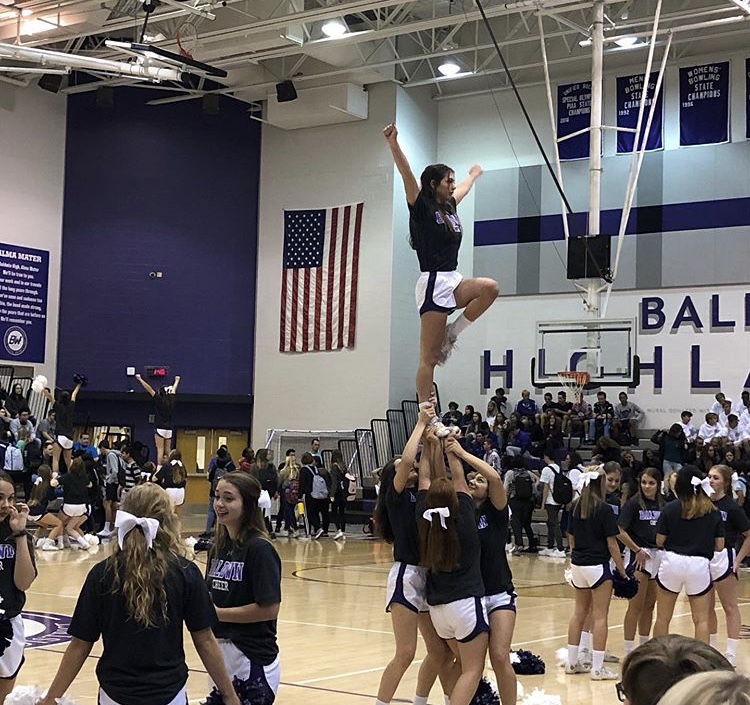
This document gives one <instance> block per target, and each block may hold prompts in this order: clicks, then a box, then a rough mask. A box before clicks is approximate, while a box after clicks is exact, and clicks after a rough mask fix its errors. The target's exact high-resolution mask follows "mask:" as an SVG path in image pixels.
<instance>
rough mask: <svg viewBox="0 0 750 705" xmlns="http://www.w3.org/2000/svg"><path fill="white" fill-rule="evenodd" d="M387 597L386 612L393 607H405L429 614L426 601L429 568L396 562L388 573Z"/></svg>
mask: <svg viewBox="0 0 750 705" xmlns="http://www.w3.org/2000/svg"><path fill="white" fill-rule="evenodd" d="M387 586H388V587H387V588H386V597H385V611H386V612H390V611H391V606H392V605H394V604H395V605H403V606H404V607H406V608H408V609H410V610H411V611H412V612H427V611H428V609H429V608H428V605H427V602H426V600H425V589H426V587H427V568H422V567H420V566H418V565H409V564H408V563H401V562H399V561H396V562H395V563H394V564H393V566H391V570H390V572H389V573H388V583H387Z"/></svg>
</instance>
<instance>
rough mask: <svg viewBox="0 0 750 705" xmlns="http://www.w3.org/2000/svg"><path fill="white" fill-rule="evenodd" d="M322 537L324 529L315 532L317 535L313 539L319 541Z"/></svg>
mask: <svg viewBox="0 0 750 705" xmlns="http://www.w3.org/2000/svg"><path fill="white" fill-rule="evenodd" d="M322 535H323V529H318V530H317V531H316V532H315V534H314V536H313V538H314V539H319V538H320V537H321V536H322Z"/></svg>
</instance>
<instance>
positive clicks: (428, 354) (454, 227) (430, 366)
mask: <svg viewBox="0 0 750 705" xmlns="http://www.w3.org/2000/svg"><path fill="white" fill-rule="evenodd" d="M383 135H384V136H385V139H386V141H387V142H388V146H389V147H390V150H391V154H392V155H393V161H394V162H395V164H396V168H397V169H398V171H399V174H400V175H401V178H402V180H403V182H404V190H405V192H406V201H407V203H408V205H409V235H410V242H411V245H412V247H413V248H414V249H415V250H416V252H417V257H418V258H419V266H420V269H421V271H422V274H421V276H420V278H419V280H418V281H417V287H416V291H415V294H416V297H417V307H418V308H419V316H420V325H421V336H420V344H419V367H418V368H417V396H418V398H419V401H420V402H425V401H428V400H429V398H430V395H431V394H432V392H433V384H432V378H433V373H434V371H435V366H436V365H442V364H443V363H444V362H445V361H446V359H447V358H448V355H450V353H451V351H452V349H453V347H454V346H455V343H456V339H457V338H458V336H459V334H460V333H461V332H462V331H463V330H465V329H466V328H467V327H468V326H469V325H470V324H471V323H473V322H474V321H475V320H476V319H477V318H478V317H479V316H480V315H481V314H482V313H484V312H485V311H486V310H487V309H488V308H489V307H490V306H491V305H492V304H493V303H494V302H495V299H496V298H497V295H498V292H499V288H498V285H497V282H496V281H493V280H492V279H487V278H478V279H464V278H463V277H462V276H461V275H460V274H459V273H458V272H457V271H456V269H457V267H458V250H459V248H460V247H461V237H462V229H461V221H460V220H459V219H458V214H457V213H456V208H457V206H458V204H459V203H461V201H462V199H463V198H464V196H466V194H468V193H469V191H470V190H471V187H472V186H473V185H474V181H476V179H477V178H479V176H480V175H481V173H482V168H481V167H480V166H479V165H477V164H475V165H474V166H473V167H471V169H470V170H469V175H468V177H467V178H466V179H464V180H463V181H462V182H461V183H460V184H456V175H455V173H454V172H453V170H452V169H451V168H450V167H448V166H446V165H445V164H431V165H430V166H428V167H426V168H425V170H424V171H423V172H422V175H421V177H420V180H419V181H417V179H416V177H415V176H414V172H413V171H412V170H411V166H410V165H409V161H408V160H407V158H406V155H404V153H403V152H402V151H401V147H400V145H399V143H398V130H397V129H396V126H395V125H393V124H390V125H388V126H386V128H385V129H384V130H383ZM457 308H463V309H464V312H463V313H462V314H461V315H460V316H459V317H458V318H456V320H454V321H453V322H452V323H451V324H450V325H447V321H448V315H449V314H451V313H453V311H455V310H456V309H457Z"/></svg>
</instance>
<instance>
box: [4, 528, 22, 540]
mask: <svg viewBox="0 0 750 705" xmlns="http://www.w3.org/2000/svg"><path fill="white" fill-rule="evenodd" d="M22 536H26V530H23V531H14V532H13V533H12V534H11V535H10V536H8V538H9V539H20V538H21V537H22Z"/></svg>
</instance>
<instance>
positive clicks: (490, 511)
mask: <svg viewBox="0 0 750 705" xmlns="http://www.w3.org/2000/svg"><path fill="white" fill-rule="evenodd" d="M459 456H460V457H461V459H462V460H464V461H465V462H466V463H468V464H469V465H470V466H471V467H472V469H474V470H476V471H477V474H476V475H475V476H474V477H473V478H472V479H471V481H470V482H469V490H470V491H471V496H472V497H473V498H474V503H475V504H476V507H477V529H478V531H479V545H480V554H481V562H480V567H481V571H482V581H483V582H484V606H485V609H486V610H487V617H488V620H489V625H490V643H489V652H490V663H491V664H492V670H493V671H495V679H496V681H497V687H498V690H499V694H500V701H501V702H502V705H515V703H516V697H517V692H516V673H515V671H514V670H513V666H512V665H511V663H510V645H511V641H512V640H513V629H514V628H515V625H516V593H515V591H514V589H513V574H512V573H511V570H510V566H509V565H508V557H507V554H506V553H505V551H503V550H498V546H502V545H503V544H504V543H505V540H506V538H507V536H508V522H509V520H510V512H509V510H508V494H507V492H506V491H505V486H504V485H503V481H502V479H501V478H500V475H499V474H498V472H497V471H496V470H495V469H494V468H493V467H492V466H491V465H488V464H487V463H485V462H484V461H483V460H480V459H479V458H477V457H476V456H474V455H472V454H471V453H467V452H466V451H463V452H462V453H460V454H459Z"/></svg>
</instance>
